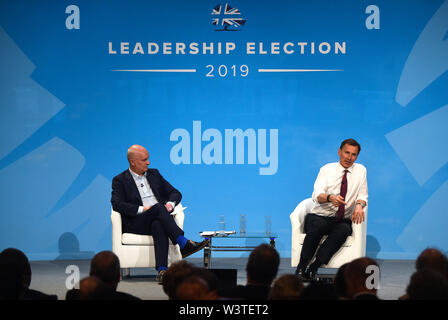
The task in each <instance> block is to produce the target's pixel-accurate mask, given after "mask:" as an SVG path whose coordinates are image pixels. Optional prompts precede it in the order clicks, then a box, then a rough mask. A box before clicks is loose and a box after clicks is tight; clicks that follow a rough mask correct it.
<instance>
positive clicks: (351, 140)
mask: <svg viewBox="0 0 448 320" xmlns="http://www.w3.org/2000/svg"><path fill="white" fill-rule="evenodd" d="M346 144H349V145H351V146H353V147H358V154H359V153H360V152H361V145H360V144H359V143H358V141H356V140H355V139H345V140H344V141H342V143H341V146H340V147H339V149H341V150H342V148H343V147H344V146H345V145H346Z"/></svg>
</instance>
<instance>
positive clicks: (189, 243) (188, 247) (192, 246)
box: [180, 240, 209, 258]
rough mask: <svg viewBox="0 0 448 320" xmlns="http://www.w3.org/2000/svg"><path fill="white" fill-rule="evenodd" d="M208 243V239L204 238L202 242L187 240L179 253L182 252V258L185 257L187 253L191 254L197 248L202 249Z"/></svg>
mask: <svg viewBox="0 0 448 320" xmlns="http://www.w3.org/2000/svg"><path fill="white" fill-rule="evenodd" d="M208 244H209V240H204V241H202V242H195V241H192V240H188V241H187V243H186V244H185V247H184V248H183V249H181V250H180V253H182V258H186V257H188V256H189V255H192V254H193V253H196V252H198V251H199V250H202V249H204V247H205V246H207V245H208Z"/></svg>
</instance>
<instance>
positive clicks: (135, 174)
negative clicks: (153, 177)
mask: <svg viewBox="0 0 448 320" xmlns="http://www.w3.org/2000/svg"><path fill="white" fill-rule="evenodd" d="M129 172H130V173H131V175H132V176H133V177H134V178H137V179H141V178H142V176H141V175H139V174H137V173H135V172H134V171H132V169H131V168H129ZM143 177H146V171H145V173H143Z"/></svg>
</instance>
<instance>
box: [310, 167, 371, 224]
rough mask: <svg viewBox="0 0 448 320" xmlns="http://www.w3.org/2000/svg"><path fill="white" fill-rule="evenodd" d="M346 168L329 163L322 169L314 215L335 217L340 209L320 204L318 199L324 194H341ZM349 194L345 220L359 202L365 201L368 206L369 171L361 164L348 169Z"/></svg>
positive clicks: (317, 180) (317, 187) (331, 205)
mask: <svg viewBox="0 0 448 320" xmlns="http://www.w3.org/2000/svg"><path fill="white" fill-rule="evenodd" d="M345 169H346V168H344V167H343V166H342V165H341V164H340V163H339V162H333V163H328V164H326V165H324V166H323V167H322V168H320V171H319V174H318V176H317V179H316V182H315V183H314V191H313V196H312V197H313V200H314V201H315V202H316V205H315V206H314V208H313V210H312V211H311V212H312V213H315V214H318V215H321V216H327V217H334V216H336V213H337V211H338V207H336V206H334V205H333V204H332V203H331V202H324V203H319V202H318V201H317V197H318V196H319V195H320V194H322V193H324V194H333V195H338V194H340V192H341V182H342V177H343V176H344V170H345ZM347 170H348V172H347V194H346V196H345V202H346V203H347V204H346V206H345V212H344V218H346V219H347V218H350V216H351V214H352V211H353V209H354V206H355V204H356V201H357V200H363V201H365V202H366V204H367V198H368V190H367V170H366V168H365V167H364V166H363V165H362V164H359V163H354V164H353V165H352V166H351V167H349V168H347Z"/></svg>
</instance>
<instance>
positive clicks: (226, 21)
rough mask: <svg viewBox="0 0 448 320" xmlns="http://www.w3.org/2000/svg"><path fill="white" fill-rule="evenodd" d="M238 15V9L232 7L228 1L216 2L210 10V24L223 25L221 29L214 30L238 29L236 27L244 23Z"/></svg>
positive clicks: (239, 13)
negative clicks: (223, 2) (223, 3)
mask: <svg viewBox="0 0 448 320" xmlns="http://www.w3.org/2000/svg"><path fill="white" fill-rule="evenodd" d="M240 15H241V12H240V10H239V9H237V8H232V7H231V6H230V5H229V4H228V3H226V4H225V5H221V4H218V5H217V6H215V7H214V8H213V11H212V16H213V18H212V24H213V25H214V26H217V27H223V29H217V30H215V31H238V30H237V29H236V28H238V27H240V26H243V25H244V24H245V23H246V20H245V19H243V18H241V17H240ZM229 28H230V29H229Z"/></svg>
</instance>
